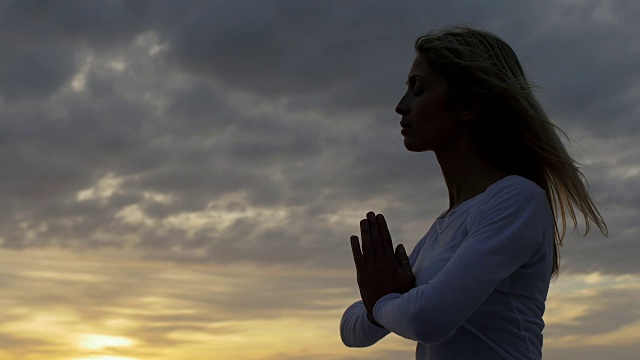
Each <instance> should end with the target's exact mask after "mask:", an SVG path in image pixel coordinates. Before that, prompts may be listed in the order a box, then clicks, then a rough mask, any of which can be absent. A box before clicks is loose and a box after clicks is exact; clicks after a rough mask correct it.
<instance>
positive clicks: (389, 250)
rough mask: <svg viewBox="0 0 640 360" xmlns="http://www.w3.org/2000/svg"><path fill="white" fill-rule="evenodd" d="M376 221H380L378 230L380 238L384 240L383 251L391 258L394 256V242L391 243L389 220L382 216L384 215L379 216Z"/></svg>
mask: <svg viewBox="0 0 640 360" xmlns="http://www.w3.org/2000/svg"><path fill="white" fill-rule="evenodd" d="M376 219H377V220H378V230H379V231H380V237H381V238H382V249H383V251H384V253H385V255H388V256H391V255H393V242H392V241H391V234H390V233H389V228H388V227H387V220H386V219H385V218H384V216H382V214H378V216H376Z"/></svg>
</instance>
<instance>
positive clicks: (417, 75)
mask: <svg viewBox="0 0 640 360" xmlns="http://www.w3.org/2000/svg"><path fill="white" fill-rule="evenodd" d="M414 77H421V78H423V79H424V76H422V75H419V74H413V75H411V76H410V77H409V80H407V82H406V83H405V84H407V85H409V82H410V81H411V79H413V78H414Z"/></svg>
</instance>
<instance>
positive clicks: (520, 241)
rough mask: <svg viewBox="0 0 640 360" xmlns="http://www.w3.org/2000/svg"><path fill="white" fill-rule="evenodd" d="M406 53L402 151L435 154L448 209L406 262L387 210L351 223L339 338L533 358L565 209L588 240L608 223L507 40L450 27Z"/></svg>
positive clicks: (444, 359)
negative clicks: (579, 216) (356, 226)
mask: <svg viewBox="0 0 640 360" xmlns="http://www.w3.org/2000/svg"><path fill="white" fill-rule="evenodd" d="M415 50H416V53H417V56H416V58H415V60H414V62H413V64H412V66H411V69H410V71H409V76H408V80H407V85H408V89H407V92H406V93H405V94H404V96H403V97H402V99H401V100H400V102H399V104H398V105H397V107H396V112H397V113H398V114H400V115H402V121H401V122H400V124H401V125H402V127H403V129H402V134H403V136H404V145H405V147H406V148H407V150H409V151H414V152H423V151H433V152H435V155H436V158H437V159H438V163H439V164H440V168H441V170H442V174H443V176H444V180H445V183H446V184H447V188H448V191H449V209H448V210H447V211H444V212H443V213H442V214H441V215H440V216H439V217H438V218H437V219H436V220H435V222H434V223H433V225H432V226H431V228H430V229H429V230H428V232H427V233H426V234H425V236H424V237H423V238H422V239H421V240H420V241H419V242H418V244H417V245H416V246H415V248H414V249H413V251H412V253H411V255H410V256H407V254H406V252H405V251H404V247H403V246H402V245H399V246H398V247H397V248H396V249H395V251H394V249H393V245H392V240H391V236H390V235H389V230H388V228H387V224H386V222H385V220H384V217H383V216H382V215H377V216H376V215H375V214H374V213H373V212H369V213H368V214H367V216H366V219H363V220H362V221H361V222H360V231H361V236H362V249H361V248H360V241H359V239H358V237H357V236H352V237H351V248H352V252H353V256H354V261H355V264H356V270H357V280H358V286H359V288H360V294H361V296H362V300H360V301H357V302H355V303H354V304H353V305H351V306H350V307H349V308H348V309H347V310H346V311H345V313H344V315H343V317H342V320H341V324H340V333H341V337H342V341H343V342H344V344H345V345H347V346H349V347H366V346H370V345H373V344H375V343H376V342H377V341H378V340H380V339H382V338H383V337H384V336H386V335H387V334H389V333H390V332H393V333H395V334H397V335H399V336H402V337H404V338H407V339H411V340H414V341H416V342H418V344H417V348H416V359H434V360H450V359H457V360H460V359H474V360H478V359H491V360H495V359H540V358H541V357H542V344H543V339H542V330H543V328H544V321H543V319H542V317H543V314H544V310H545V301H546V297H547V293H548V290H549V285H550V281H551V280H552V279H553V278H554V277H555V278H557V275H558V271H559V257H558V255H559V251H558V248H559V246H561V245H562V238H563V237H564V232H565V229H566V222H565V217H564V209H565V207H566V206H569V209H570V214H571V217H572V219H573V221H574V226H576V219H575V214H574V211H573V206H572V203H573V204H574V205H576V206H577V207H578V208H579V209H580V210H581V211H582V213H583V214H584V215H585V222H586V224H587V230H586V233H588V232H589V220H588V219H591V220H592V221H594V222H595V223H596V224H597V225H598V227H599V228H600V230H601V231H602V232H603V234H605V235H607V229H606V224H604V221H603V220H602V218H601V217H600V213H599V212H598V211H597V209H595V206H594V205H593V202H592V200H591V199H590V197H589V194H588V192H587V190H586V188H585V186H584V184H583V182H582V181H581V179H580V177H579V175H580V176H582V177H583V178H584V175H583V174H582V173H581V172H580V170H578V168H577V167H576V166H575V165H574V160H573V159H572V158H571V157H570V156H569V154H568V153H567V151H566V149H565V148H564V145H563V144H562V142H561V141H560V138H559V137H558V135H557V134H556V132H555V131H554V127H556V126H555V125H554V124H552V123H551V122H550V120H549V119H548V118H547V116H546V114H545V112H544V110H543V109H542V107H541V106H540V104H539V103H538V101H537V100H536V98H535V97H534V95H533V93H532V91H531V88H532V86H531V85H530V84H529V82H528V81H527V80H526V78H525V74H524V72H523V70H522V67H521V66H520V63H519V61H518V58H517V56H516V54H515V53H514V52H513V50H512V49H511V48H510V47H509V45H507V44H506V43H505V42H504V41H502V40H500V39H499V38H498V37H496V36H495V35H493V34H491V33H489V32H486V31H481V30H477V29H472V28H469V27H447V28H444V29H442V30H438V31H434V32H431V33H428V34H425V35H423V36H420V37H419V38H418V39H417V40H416V42H415ZM559 130H560V129H559ZM560 131H562V130H560ZM563 133H564V132H563ZM565 136H566V134H565ZM585 181H586V179H585ZM552 196H553V199H554V201H552ZM555 202H559V205H560V212H561V213H562V214H563V221H562V225H563V233H562V236H560V234H559V232H558V226H557V223H556V215H557V213H558V208H557V206H556V205H557V204H556V203H555ZM554 228H555V232H554ZM586 233H585V235H586ZM607 236H608V235H607Z"/></svg>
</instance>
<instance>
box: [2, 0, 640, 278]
mask: <svg viewBox="0 0 640 360" xmlns="http://www.w3.org/2000/svg"><path fill="white" fill-rule="evenodd" d="M637 6H638V5H636V4H635V3H634V2H633V1H621V2H616V3H606V4H604V3H601V2H597V1H588V2H583V3H580V4H575V3H557V2H538V3H535V4H534V3H530V4H528V5H522V4H515V3H514V2H504V3H500V2H495V1H481V2H473V3H466V2H452V1H435V2H429V3H428V4H427V3H425V2H421V1H406V2H394V3H390V2H371V1H370V2H366V3H363V2H344V1H339V2H323V3H321V4H320V3H315V2H304V3H303V2H297V1H260V2H257V1H256V2H246V1H244V2H242V1H239V2H214V1H211V2H158V1H153V2H147V1H140V2H108V3H106V2H105V3H100V4H87V3H86V2H81V1H61V2H56V4H55V5H53V4H48V3H43V2H31V1H20V2H17V1H16V2H3V3H2V4H1V5H0V9H2V12H1V13H0V17H1V19H2V21H0V24H1V25H0V30H1V31H0V34H1V35H0V47H1V48H2V51H1V52H0V54H1V55H0V61H1V63H2V66H1V67H0V103H1V104H2V106H1V107H0V118H1V119H2V121H0V167H1V168H2V169H3V171H2V172H0V195H1V196H2V198H3V206H2V208H1V209H0V214H1V215H2V216H0V237H1V238H2V244H3V246H4V247H9V248H32V247H41V246H49V245H56V246H62V247H68V248H73V249H85V250H86V249H96V248H103V247H116V248H132V249H137V250H140V251H141V253H143V254H146V256H149V257H154V258H158V259H168V260H175V261H193V262H211V261H212V262H216V263H234V262H245V261H246V262H257V263H266V264H272V263H285V264H308V265H311V266H318V267H321V266H332V267H339V268H340V267H341V268H347V267H349V266H350V258H349V256H350V255H349V253H348V247H347V246H346V245H347V244H346V239H348V236H349V235H351V234H354V233H357V221H358V220H359V219H360V218H361V217H363V216H364V214H365V213H366V212H367V211H368V210H374V211H377V212H383V213H385V215H386V216H387V217H388V218H389V219H390V224H391V226H392V235H394V239H395V241H396V242H403V243H405V245H407V247H408V248H411V247H412V246H413V244H415V242H417V240H418V239H419V238H420V237H422V235H423V234H424V232H425V231H426V230H427V228H428V227H429V226H430V224H431V222H432V221H433V218H434V217H435V216H436V215H438V214H439V213H440V212H441V211H443V210H444V209H446V206H447V205H448V200H447V193H446V187H445V186H444V182H443V180H442V175H441V172H440V169H439V167H438V164H437V163H436V162H435V159H434V157H433V155H432V154H413V153H408V152H407V151H406V150H405V149H404V147H403V144H402V138H401V136H400V134H399V126H398V122H399V120H400V117H399V115H397V114H395V112H394V107H395V105H396V103H397V101H398V100H399V99H400V97H401V96H402V93H403V92H404V87H405V85H404V81H405V77H406V75H407V71H408V68H409V65H410V63H411V61H412V60H413V56H414V51H413V42H414V40H415V38H416V37H417V36H418V35H420V34H421V33H423V32H425V31H428V30H431V29H435V28H438V27H440V26H443V25H446V24H450V23H461V24H468V25H475V26H479V27H483V28H485V29H487V30H490V31H493V32H495V33H496V34H498V35H499V36H501V37H503V38H504V39H505V40H506V41H507V42H509V43H510V44H511V45H512V47H513V48H514V49H515V50H516V52H517V53H518V54H519V56H520V59H521V61H522V63H523V64H524V67H525V69H527V72H528V73H529V74H530V77H531V80H533V81H534V82H536V83H537V84H539V85H541V86H543V87H544V88H545V89H546V90H545V91H543V92H542V93H540V100H541V102H542V103H543V104H544V105H545V108H546V109H547V111H548V113H549V114H550V115H551V117H552V119H553V120H554V121H555V123H556V124H558V125H559V126H560V127H561V128H563V129H565V130H567V131H568V132H569V135H570V136H572V137H573V134H578V133H580V136H582V139H584V140H585V141H587V140H588V141H589V142H593V144H597V145H598V146H599V148H597V149H596V148H595V147H594V148H593V150H594V154H592V155H593V157H597V159H596V161H595V162H594V163H593V164H592V166H593V167H594V170H593V172H591V173H589V175H588V178H589V180H590V184H591V185H592V187H591V193H592V196H593V197H594V198H595V199H598V200H599V202H600V203H601V204H603V205H605V206H607V207H609V208H611V209H616V208H617V209H619V210H620V211H614V210H607V209H603V208H600V211H601V213H602V215H603V217H604V218H605V220H606V221H607V223H608V225H609V229H610V237H609V238H608V239H606V238H603V237H602V236H601V234H599V233H598V229H597V228H593V229H592V232H591V233H590V234H589V237H587V238H586V239H582V238H577V239H569V238H568V239H567V240H566V242H565V244H566V245H565V247H564V248H563V253H562V254H563V257H562V259H563V264H565V265H566V271H567V272H582V271H587V270H589V269H601V270H602V271H605V272H611V273H626V272H638V270H639V268H638V265H637V262H635V261H634V256H633V254H634V253H636V252H637V250H636V249H637V245H636V243H635V241H636V239H637V228H636V227H634V221H635V219H637V216H638V204H639V203H638V200H639V199H640V189H638V187H637V186H636V184H638V181H637V179H638V176H639V175H638V172H637V171H635V172H633V171H631V170H632V169H633V166H637V165H636V164H637V157H634V156H635V154H637V152H638V150H637V149H638V148H637V141H635V139H637V137H638V133H639V129H638V127H637V123H638V122H637V119H638V115H640V113H639V109H638V107H637V100H638V95H639V94H640V93H639V92H638V87H637V85H636V84H637V82H638V77H639V73H638V71H637V70H635V68H636V67H634V66H633V65H634V64H635V63H636V62H637V61H638V59H639V58H640V54H639V53H638V51H640V47H639V44H638V40H637V37H636V36H632V34H636V33H637V32H638V30H640V29H638V25H637V24H636V22H634V21H632V20H633V19H632V18H630V14H631V13H633V12H634V11H636V12H637ZM572 131H573V132H572ZM621 136H625V137H626V139H630V140H628V141H627V142H625V143H622V142H618V141H615V139H616V138H619V137H621ZM581 142H582V141H581ZM593 146H595V145H593ZM630 149H636V151H635V152H633V151H630ZM571 152H572V153H576V154H579V155H580V156H582V155H583V152H582V149H574V148H572V149H571ZM625 154H627V155H625ZM590 156H591V155H590ZM608 159H609V160H610V159H616V161H615V163H612V162H611V161H609V160H608ZM621 169H622V170H625V171H631V172H628V174H629V175H628V176H627V177H622V176H618V175H615V176H612V175H610V174H619V172H620V171H621ZM616 171H618V172H616Z"/></svg>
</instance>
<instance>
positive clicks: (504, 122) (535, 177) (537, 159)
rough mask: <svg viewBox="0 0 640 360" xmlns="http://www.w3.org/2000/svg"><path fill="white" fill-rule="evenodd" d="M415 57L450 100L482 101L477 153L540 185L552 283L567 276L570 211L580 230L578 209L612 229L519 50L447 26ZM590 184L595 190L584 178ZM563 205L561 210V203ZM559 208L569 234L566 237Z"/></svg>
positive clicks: (484, 34)
mask: <svg viewBox="0 0 640 360" xmlns="http://www.w3.org/2000/svg"><path fill="white" fill-rule="evenodd" d="M415 50H416V52H417V54H418V55H422V56H423V57H424V58H425V59H426V62H427V65H428V66H429V67H430V68H431V69H432V70H433V71H434V72H435V73H436V74H438V75H440V76H442V77H443V78H444V79H445V80H446V81H447V84H448V86H449V89H450V93H449V95H450V98H451V100H452V101H454V102H456V103H458V104H465V103H468V102H470V101H476V100H478V101H479V102H480V104H482V110H481V111H480V113H479V115H478V116H477V117H476V119H474V121H473V122H472V124H471V125H470V132H471V137H472V140H473V143H474V145H475V146H476V149H477V150H478V151H479V152H480V154H481V155H482V156H484V157H485V158H486V159H487V160H488V161H490V162H491V163H492V164H493V165H494V166H496V167H498V168H499V169H501V170H504V171H507V172H508V173H510V174H514V175H520V176H522V177H525V178H527V179H529V180H531V181H533V182H535V183H536V184H538V186H540V187H541V188H542V189H544V190H545V192H546V194H547V200H548V202H549V205H550V206H551V207H552V212H553V220H554V225H555V236H554V247H553V269H552V276H551V279H552V281H553V280H555V279H557V277H558V274H559V271H560V251H559V248H560V247H561V246H562V239H563V238H564V236H565V230H566V216H565V208H568V210H569V214H570V215H571V218H572V219H573V225H574V227H575V228H577V221H576V216H575V213H574V209H573V206H574V205H575V206H577V207H578V208H579V209H580V211H581V212H582V214H583V216H584V219H585V223H586V232H585V235H584V236H586V235H587V234H588V233H589V226H590V222H589V220H591V221H593V222H595V223H596V225H597V226H598V228H600V231H601V232H602V233H603V234H604V235H605V236H608V229H607V226H606V224H605V223H604V220H603V219H602V217H601V216H600V213H599V212H598V210H597V209H596V208H595V206H594V204H593V201H592V200H591V198H590V196H589V193H588V190H587V189H588V181H587V179H586V178H585V176H584V174H582V172H581V171H580V170H579V169H578V167H577V166H576V165H575V164H579V165H583V164H580V163H578V162H576V161H574V160H573V159H572V158H571V156H569V153H568V152H567V150H566V149H565V147H564V145H563V143H562V142H561V141H560V138H559V137H558V134H557V133H556V132H555V131H554V128H556V129H558V130H559V131H560V132H562V133H563V134H564V136H565V138H567V140H568V136H567V134H566V133H565V132H564V131H562V129H560V128H559V127H557V126H556V125H554V124H553V123H552V122H551V121H550V120H549V118H548V117H547V114H546V113H545V111H544V109H543V108H542V106H541V105H540V103H539V102H538V100H537V99H536V97H535V96H534V94H533V89H534V88H537V87H538V86H537V85H535V84H533V83H532V82H529V81H527V79H526V77H525V74H524V70H523V69H522V66H521V65H520V61H519V60H518V57H517V56H516V54H515V52H514V51H513V49H511V47H510V46H509V45H508V44H507V43H506V42H504V41H502V40H501V39H499V38H498V37H497V36H496V35H494V34H492V33H490V32H488V31H484V30H478V29H474V28H471V27H467V26H447V27H445V28H442V29H439V30H434V31H431V32H428V33H426V34H424V35H421V36H419V37H418V38H417V39H416V42H415ZM580 177H582V178H583V179H584V181H585V182H586V183H587V187H586V188H585V185H584V183H583V182H582V180H581V179H580ZM556 202H557V203H556ZM558 204H559V207H560V214H561V215H562V235H560V233H559V231H558V222H557V215H558Z"/></svg>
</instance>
